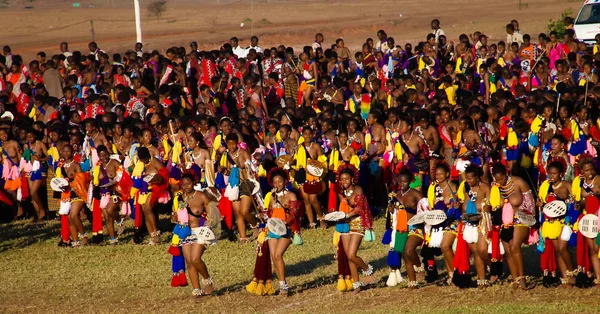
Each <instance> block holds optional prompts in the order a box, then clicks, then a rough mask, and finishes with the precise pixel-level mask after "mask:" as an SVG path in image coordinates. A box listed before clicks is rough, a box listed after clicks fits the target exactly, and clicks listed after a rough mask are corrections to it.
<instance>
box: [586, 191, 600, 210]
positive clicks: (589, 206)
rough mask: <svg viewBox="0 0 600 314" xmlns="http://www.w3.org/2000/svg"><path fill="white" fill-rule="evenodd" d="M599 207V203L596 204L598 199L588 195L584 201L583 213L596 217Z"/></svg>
mask: <svg viewBox="0 0 600 314" xmlns="http://www.w3.org/2000/svg"><path fill="white" fill-rule="evenodd" d="M599 207H600V202H598V198H597V197H596V196H595V195H588V197H587V198H586V199H585V212H586V213H588V214H594V215H596V213H597V212H598V208H599Z"/></svg>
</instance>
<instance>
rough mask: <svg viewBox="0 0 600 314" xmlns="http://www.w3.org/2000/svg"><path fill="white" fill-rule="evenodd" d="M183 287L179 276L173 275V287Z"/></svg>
mask: <svg viewBox="0 0 600 314" xmlns="http://www.w3.org/2000/svg"><path fill="white" fill-rule="evenodd" d="M179 286H181V282H180V280H179V276H177V274H173V276H172V277H171V287H174V288H176V287H179Z"/></svg>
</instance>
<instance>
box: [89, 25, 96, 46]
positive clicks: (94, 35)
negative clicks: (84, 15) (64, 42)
mask: <svg viewBox="0 0 600 314" xmlns="http://www.w3.org/2000/svg"><path fill="white" fill-rule="evenodd" d="M90 25H91V26H92V41H96V33H95V32H94V20H90Z"/></svg>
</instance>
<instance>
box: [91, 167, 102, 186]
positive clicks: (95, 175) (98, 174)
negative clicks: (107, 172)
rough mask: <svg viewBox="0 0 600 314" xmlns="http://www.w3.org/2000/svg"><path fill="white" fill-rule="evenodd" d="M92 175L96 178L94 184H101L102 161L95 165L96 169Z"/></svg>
mask: <svg viewBox="0 0 600 314" xmlns="http://www.w3.org/2000/svg"><path fill="white" fill-rule="evenodd" d="M92 175H93V178H94V182H93V184H94V185H95V186H98V185H99V184H100V163H97V164H96V166H95V167H94V171H93V173H92Z"/></svg>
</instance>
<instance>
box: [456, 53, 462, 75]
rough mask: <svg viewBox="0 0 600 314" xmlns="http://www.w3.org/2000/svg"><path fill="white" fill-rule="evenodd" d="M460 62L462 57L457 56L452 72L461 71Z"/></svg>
mask: <svg viewBox="0 0 600 314" xmlns="http://www.w3.org/2000/svg"><path fill="white" fill-rule="evenodd" d="M462 63H463V60H462V57H458V59H456V67H455V68H454V73H462V72H461V71H460V68H461V66H462Z"/></svg>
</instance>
